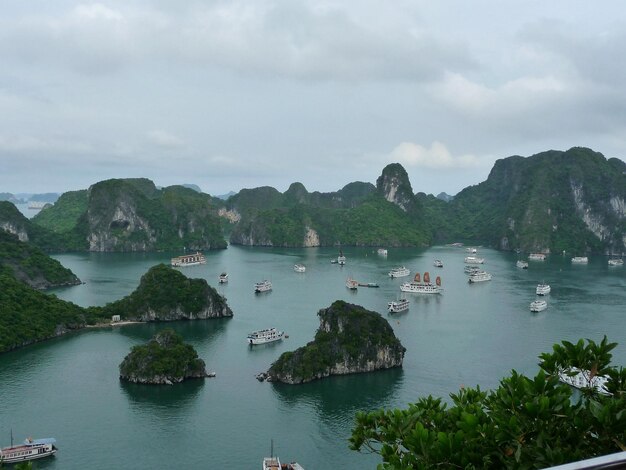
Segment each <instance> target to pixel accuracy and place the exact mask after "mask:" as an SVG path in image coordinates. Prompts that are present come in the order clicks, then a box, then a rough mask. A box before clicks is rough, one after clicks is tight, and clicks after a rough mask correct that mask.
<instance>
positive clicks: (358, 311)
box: [267, 301, 406, 384]
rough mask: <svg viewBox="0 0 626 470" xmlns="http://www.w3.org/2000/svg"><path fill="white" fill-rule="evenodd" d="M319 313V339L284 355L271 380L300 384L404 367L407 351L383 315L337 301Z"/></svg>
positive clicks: (277, 363)
mask: <svg viewBox="0 0 626 470" xmlns="http://www.w3.org/2000/svg"><path fill="white" fill-rule="evenodd" d="M318 316H319V318H320V327H319V329H318V331H317V333H316V335H315V340H314V341H313V342H311V343H308V344H307V345H306V346H304V347H302V348H299V349H297V350H296V351H294V352H289V353H284V354H282V355H281V356H280V358H279V359H278V360H277V361H276V362H275V363H274V364H272V366H271V368H270V369H269V371H268V372H267V377H268V380H269V381H279V382H284V383H288V384H300V383H304V382H310V381H312V380H317V379H321V378H324V377H328V376H331V375H343V374H355V373H364V372H372V371H375V370H379V369H388V368H391V367H400V366H402V361H403V359H404V352H405V351H406V350H405V348H404V347H403V346H402V345H401V344H400V341H399V340H398V339H397V338H396V337H395V335H394V333H393V330H392V329H391V326H389V323H388V322H387V321H386V320H385V319H384V318H382V317H381V316H380V314H378V313H376V312H372V311H369V310H366V309H364V308H363V307H360V306H358V305H353V304H348V303H345V302H343V301H336V302H334V303H333V304H332V305H331V306H330V307H328V308H326V309H322V310H320V311H319V312H318Z"/></svg>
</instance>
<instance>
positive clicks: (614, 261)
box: [609, 258, 624, 266]
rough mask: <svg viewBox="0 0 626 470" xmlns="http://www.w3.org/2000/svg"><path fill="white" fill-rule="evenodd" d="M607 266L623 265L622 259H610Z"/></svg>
mask: <svg viewBox="0 0 626 470" xmlns="http://www.w3.org/2000/svg"><path fill="white" fill-rule="evenodd" d="M609 266H624V260H623V259H620V258H614V259H610V260H609Z"/></svg>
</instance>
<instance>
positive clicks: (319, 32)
mask: <svg viewBox="0 0 626 470" xmlns="http://www.w3.org/2000/svg"><path fill="white" fill-rule="evenodd" d="M625 57H626V8H624V5H623V2H622V1H617V0H615V1H612V0H606V1H602V2H589V1H588V0H587V1H578V0H551V1H545V0H542V1H535V0H524V1H520V0H505V1H496V0H490V1H487V0H474V1H472V2H468V1H461V0H458V1H456V0H455V1H452V0H437V1H432V0H430V1H425V0H410V1H408V0H397V1H393V2H389V1H372V0H359V1H354V0H344V1H326V0H316V1H302V0H276V1H269V0H268V1H265V0H255V1H239V0H233V1H219V0H216V1H200V0H199V1H193V0H192V1H188V2H187V1H185V2H172V1H165V0H123V1H122V0H120V1H107V2H104V1H103V2H100V3H97V2H95V3H94V2H74V1H64V0H56V1H54V2H50V1H48V0H46V1H40V0H29V1H27V2H25V1H23V0H3V1H2V7H1V8H0V192H10V193H25V192H31V193H43V192H58V193H62V192H65V191H70V190H77V189H86V188H88V187H89V186H90V185H91V184H94V183H96V182H98V181H102V180H104V179H109V178H130V177H133V178H134V177H146V178H150V179H151V180H153V181H154V182H155V184H157V185H158V186H169V185H173V184H186V183H193V184H197V185H198V186H199V187H200V188H201V189H202V190H203V191H204V192H206V193H209V194H213V195H219V194H224V193H227V192H229V191H239V190H240V189H242V188H254V187H259V186H273V187H275V188H276V189H278V190H279V191H285V190H286V189H287V188H288V187H289V185H290V184H291V183H293V182H296V181H299V182H301V183H303V184H304V185H305V187H306V188H307V189H308V190H309V191H322V192H329V191H336V190H339V189H341V188H342V187H343V186H345V185H346V184H348V183H350V182H352V181H366V182H371V183H375V182H376V178H377V177H378V176H380V174H381V172H382V170H383V168H384V167H385V166H386V165H387V164H389V163H392V162H399V163H401V164H402V165H403V166H404V168H405V169H406V170H407V172H408V174H409V178H410V181H411V184H412V187H413V190H414V191H415V192H418V191H423V192H426V193H432V194H438V193H439V192H447V193H448V194H456V193H457V192H458V191H460V190H461V189H463V188H464V187H467V186H470V185H475V184H478V183H480V182H481V181H484V180H485V179H486V178H487V176H488V174H489V171H490V169H491V168H492V166H493V164H494V162H495V161H496V160H497V159H500V158H506V157H508V156H511V155H522V156H530V155H533V154H535V153H539V152H542V151H545V150H551V149H554V150H567V149H569V148H571V147H574V146H584V147H589V148H592V149H593V150H595V151H598V152H601V153H602V154H604V155H605V156H606V157H607V158H610V157H617V158H621V159H622V160H626V86H625V84H626V60H624V58H625Z"/></svg>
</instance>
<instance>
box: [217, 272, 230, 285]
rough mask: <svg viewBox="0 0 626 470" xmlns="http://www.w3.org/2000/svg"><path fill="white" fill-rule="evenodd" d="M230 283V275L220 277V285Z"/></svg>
mask: <svg viewBox="0 0 626 470" xmlns="http://www.w3.org/2000/svg"><path fill="white" fill-rule="evenodd" d="M227 282H228V273H222V274H220V277H219V283H220V284H226V283H227Z"/></svg>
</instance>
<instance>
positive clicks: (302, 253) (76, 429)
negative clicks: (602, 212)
mask: <svg viewBox="0 0 626 470" xmlns="http://www.w3.org/2000/svg"><path fill="white" fill-rule="evenodd" d="M176 254H178V253H158V254H101V253H91V254H65V255H58V256H56V258H57V259H58V260H60V261H61V262H62V263H63V264H64V265H65V266H67V267H69V268H71V269H72V270H73V271H74V272H75V273H76V274H77V275H78V276H79V277H80V278H81V280H83V281H85V284H84V285H81V286H75V287H71V288H66V289H62V290H56V291H55V294H56V295H58V296H59V297H60V298H62V299H65V300H69V301H72V302H74V303H77V304H79V305H82V306H88V305H104V304H106V303H107V302H110V301H113V300H116V299H119V298H120V297H122V296H124V295H127V294H129V293H130V292H131V291H132V290H133V289H135V288H136V287H137V285H138V283H139V278H140V277H141V276H142V275H143V274H144V273H145V272H146V271H147V270H148V269H149V268H150V267H151V266H153V265H154V264H156V263H159V262H166V263H167V262H168V261H169V258H170V257H171V256H173V255H176ZM345 254H346V256H347V257H348V262H347V265H346V266H345V267H339V266H337V265H333V264H330V259H331V258H332V257H336V256H337V252H336V250H334V249H331V248H319V249H318V248H309V249H291V250H289V249H262V248H254V249H251V248H242V247H232V246H231V247H229V248H228V249H227V250H223V251H219V252H214V253H213V252H212V253H207V264H206V265H202V266H196V267H189V268H183V272H184V273H185V274H186V275H188V276H189V277H201V278H205V279H207V281H208V282H209V284H211V285H213V286H216V288H217V289H218V291H219V292H220V293H221V294H223V295H225V296H226V297H227V299H228V303H229V305H230V306H231V308H232V309H233V311H234V317H233V318H230V319H218V320H208V321H196V322H175V323H172V324H167V325H166V324H148V325H133V326H126V327H117V328H104V329H98V330H89V331H82V332H79V333H76V334H71V335H69V336H66V337H63V338H59V339H55V340H51V341H47V342H44V343H42V344H38V345H34V346H31V347H27V348H24V349H22V350H18V351H14V352H11V353H6V354H3V355H0V443H1V444H2V445H7V444H8V441H9V433H10V430H11V428H12V429H13V434H14V436H15V437H16V439H17V438H19V439H23V438H24V437H27V436H29V435H32V436H33V437H48V436H53V437H56V439H57V442H58V447H59V449H60V450H59V452H58V454H57V456H56V457H54V458H52V459H47V460H45V461H41V462H38V463H37V468H41V469H84V468H91V469H110V468H129V467H131V466H132V468H134V469H153V468H234V469H257V468H260V465H261V459H262V457H263V456H266V455H268V454H269V448H270V441H271V440H272V439H273V440H274V451H275V454H278V455H279V456H280V458H281V459H282V460H283V461H290V460H297V461H298V462H300V463H301V464H302V465H303V466H304V467H305V468H306V469H307V470H315V469H322V468H345V469H365V468H372V469H373V468H375V467H376V464H377V463H378V462H379V459H378V458H377V457H376V456H371V455H363V454H359V453H356V452H353V451H350V450H349V449H348V438H349V436H350V432H351V429H352V426H353V422H354V414H355V413H356V411H358V410H375V409H379V408H390V407H405V406H406V405H407V404H408V403H411V402H414V401H416V400H417V399H418V398H419V397H422V396H425V395H428V394H433V395H437V396H443V397H447V396H448V394H449V393H450V392H455V391H457V390H458V389H459V387H460V386H462V385H465V386H474V385H480V386H481V387H482V388H491V387H494V386H496V385H497V384H498V381H499V379H500V378H501V377H503V376H504V375H506V374H508V372H509V371H510V370H511V369H516V370H518V371H520V372H523V373H526V374H534V373H535V372H536V371H537V365H536V364H537V356H538V355H539V354H540V353H541V352H544V351H549V350H550V349H551V347H552V344H554V343H556V342H559V341H561V340H564V339H568V340H577V339H578V338H581V337H583V338H592V339H595V340H600V339H601V338H602V336H603V335H604V334H607V335H608V337H609V339H610V340H611V341H616V342H618V343H620V345H619V346H618V348H617V349H616V350H615V351H614V362H615V363H616V364H620V365H624V364H626V328H624V319H625V318H626V308H624V307H625V306H626V274H625V272H626V270H625V269H624V268H623V267H613V268H609V267H608V266H607V264H606V258H602V257H598V258H591V259H590V263H589V265H582V266H578V265H571V263H570V261H569V257H567V258H563V257H561V256H552V257H549V258H548V260H547V261H546V262H532V261H531V262H530V267H529V269H528V270H521V269H518V268H516V267H515V259H516V258H515V256H514V255H510V254H505V253H499V252H496V251H492V250H487V249H480V250H479V256H484V257H485V258H486V264H485V266H484V267H485V269H487V270H488V271H490V272H491V273H492V274H493V280H492V281H491V282H486V283H481V284H476V285H471V284H468V283H467V276H466V275H465V274H464V273H463V258H464V257H465V256H466V254H467V253H465V250H464V249H462V248H461V249H460V248H450V247H434V248H430V249H427V250H417V249H404V250H400V249H391V250H389V255H388V256H387V257H385V258H383V257H380V256H378V255H377V254H376V252H375V250H372V249H365V248H363V249H358V248H347V249H346V250H345ZM436 258H437V259H441V260H442V261H443V263H444V267H443V268H434V267H433V265H432V263H433V260H434V259H436ZM295 263H302V264H305V265H306V266H307V271H306V273H296V272H294V271H293V265H294V264H295ZM397 265H406V266H407V267H408V268H409V269H411V271H412V274H413V273H415V272H416V271H419V272H421V273H423V272H424V271H429V272H430V273H431V277H433V278H434V276H435V275H440V276H441V277H442V279H443V286H444V289H445V291H444V293H443V295H439V296H420V295H415V294H409V299H410V300H411V307H410V310H409V311H408V312H404V313H401V314H394V315H389V314H387V311H386V305H387V302H389V301H390V300H394V299H396V298H397V297H398V296H399V294H400V291H399V285H400V284H401V283H402V282H404V281H406V280H408V279H409V278H401V279H390V278H389V277H388V276H387V272H388V271H389V270H390V269H391V268H392V267H394V266H397ZM222 271H228V273H229V278H230V281H229V283H228V284H226V285H221V286H220V285H218V283H217V278H218V275H219V273H220V272H222ZM348 276H352V277H354V278H355V279H358V280H359V281H361V282H378V283H379V284H380V288H378V289H375V288H359V289H358V291H357V292H351V291H348V290H347V289H346V288H345V284H344V283H345V280H346V278H347V277H348ZM266 278H267V279H270V280H271V281H272V283H273V285H274V290H273V291H272V292H269V293H265V294H258V295H255V294H254V293H253V284H254V283H255V282H257V281H260V280H262V279H266ZM544 280H545V281H546V282H548V283H549V284H551V285H552V293H551V294H550V295H549V296H547V300H548V304H549V307H548V309H547V310H546V311H544V312H541V313H539V314H533V313H531V312H530V311H529V309H528V305H529V303H530V302H531V301H532V300H534V298H535V295H534V289H535V286H536V285H537V283H538V282H540V281H544ZM336 299H343V300H346V301H350V302H353V303H356V304H359V305H363V306H364V307H366V308H368V309H372V310H375V311H378V312H380V313H381V314H382V315H383V316H384V317H385V318H387V319H388V320H389V322H390V323H391V325H392V326H393V328H394V330H395V332H396V335H397V336H398V337H399V338H400V340H401V341H402V344H403V345H404V346H405V347H406V348H407V352H406V356H405V359H404V365H403V367H402V369H397V370H390V371H381V372H375V373H371V374H362V375H354V376H346V377H333V378H329V379H325V380H321V381H318V382H314V383H310V384H306V385H300V386H287V385H281V384H270V383H261V382H258V381H257V380H255V378H254V376H255V375H256V374H257V373H258V372H261V371H265V370H267V369H268V367H269V366H270V364H271V363H272V362H273V361H274V360H275V359H276V358H278V356H279V355H280V354H281V353H283V352H285V351H290V350H293V349H296V348H297V347H299V346H302V345H304V344H306V343H307V342H308V341H310V340H311V339H312V338H313V336H314V334H315V331H316V329H317V327H318V325H319V322H318V318H317V315H316V313H317V311H318V310H319V309H321V308H324V307H327V306H329V305H330V304H331V303H332V302H333V301H334V300H336ZM166 326H172V327H173V328H174V329H176V330H177V331H178V332H179V333H181V334H182V335H183V337H184V338H185V340H186V341H187V342H189V343H191V344H192V345H193V346H194V347H195V348H196V350H197V351H198V354H199V355H200V357H202V358H203V359H204V360H205V362H206V363H207V369H209V370H213V371H215V372H216V373H217V377H216V378H214V379H206V380H205V381H191V382H187V383H184V384H180V385H176V386H172V387H150V386H141V385H133V384H125V383H122V382H120V381H119V378H118V365H119V363H120V362H121V361H122V359H123V358H124V356H125V355H126V354H127V353H128V352H129V350H130V348H131V347H132V346H134V345H136V344H141V343H144V342H145V341H147V340H148V339H149V338H150V337H151V336H152V335H153V334H154V333H155V332H156V331H159V330H160V329H162V328H164V327H166ZM271 326H275V327H277V328H279V329H282V330H285V331H286V333H287V334H288V335H289V338H288V339H285V340H283V341H282V342H280V343H276V344H270V345H264V346H257V347H255V348H254V349H251V348H250V347H248V346H247V345H246V343H245V337H246V335H247V334H248V333H249V332H250V331H253V330H257V329H261V328H266V327H271Z"/></svg>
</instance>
